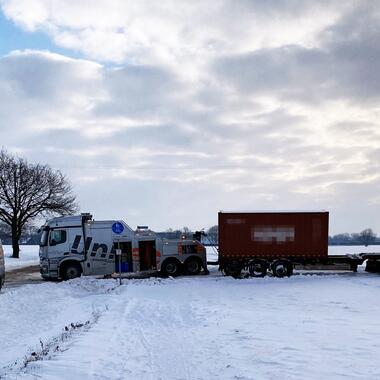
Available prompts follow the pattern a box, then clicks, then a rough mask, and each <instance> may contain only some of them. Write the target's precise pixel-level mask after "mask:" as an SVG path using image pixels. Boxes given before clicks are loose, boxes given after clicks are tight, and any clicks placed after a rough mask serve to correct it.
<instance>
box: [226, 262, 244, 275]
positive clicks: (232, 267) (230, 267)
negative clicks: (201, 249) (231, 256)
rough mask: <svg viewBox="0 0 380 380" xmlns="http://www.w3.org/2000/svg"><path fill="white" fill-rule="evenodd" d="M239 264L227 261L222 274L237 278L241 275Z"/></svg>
mask: <svg viewBox="0 0 380 380" xmlns="http://www.w3.org/2000/svg"><path fill="white" fill-rule="evenodd" d="M241 270H242V267H241V264H240V263H239V261H237V260H233V261H229V262H228V263H227V264H226V265H225V267H224V273H225V274H226V276H232V277H234V278H237V277H239V276H240V275H241Z"/></svg>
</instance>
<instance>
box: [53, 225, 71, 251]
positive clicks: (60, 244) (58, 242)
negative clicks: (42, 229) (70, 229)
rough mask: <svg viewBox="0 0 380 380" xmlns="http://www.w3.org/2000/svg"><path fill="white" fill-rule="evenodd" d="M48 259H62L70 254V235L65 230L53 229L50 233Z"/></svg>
mask: <svg viewBox="0 0 380 380" xmlns="http://www.w3.org/2000/svg"><path fill="white" fill-rule="evenodd" d="M48 246H49V248H48V257H49V258H52V257H61V256H64V255H67V254H68V253H69V243H68V233H67V230H66V229H65V228H53V229H51V230H50V232H49V239H48Z"/></svg>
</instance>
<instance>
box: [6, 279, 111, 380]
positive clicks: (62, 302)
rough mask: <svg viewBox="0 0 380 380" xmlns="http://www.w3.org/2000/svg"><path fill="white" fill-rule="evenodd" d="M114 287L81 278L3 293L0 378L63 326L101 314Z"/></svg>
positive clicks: (9, 372)
mask: <svg viewBox="0 0 380 380" xmlns="http://www.w3.org/2000/svg"><path fill="white" fill-rule="evenodd" d="M115 284H116V283H115V281H113V280H108V281H98V280H95V279H93V278H82V279H77V280H73V281H70V282H66V283H44V284H39V285H25V286H23V287H19V288H17V289H9V290H7V289H5V290H4V291H2V293H1V294H0V341H1V354H0V378H1V379H2V378H3V377H2V376H5V374H13V373H14V372H17V371H18V370H19V369H20V368H21V367H22V366H23V365H24V361H25V359H26V358H27V357H29V356H30V355H31V354H32V353H33V352H38V351H39V350H40V349H41V342H42V344H43V345H46V344H48V343H49V342H50V341H51V340H53V339H55V338H56V337H57V336H60V334H62V332H63V331H64V328H65V327H66V326H70V325H71V323H73V324H78V323H86V322H87V321H91V320H93V319H94V317H95V316H97V315H98V314H101V313H102V312H104V310H105V309H106V306H107V302H108V298H107V297H104V294H105V293H109V292H111V290H112V288H113V287H114V286H115ZM107 296H108V294H107ZM11 378H12V377H11Z"/></svg>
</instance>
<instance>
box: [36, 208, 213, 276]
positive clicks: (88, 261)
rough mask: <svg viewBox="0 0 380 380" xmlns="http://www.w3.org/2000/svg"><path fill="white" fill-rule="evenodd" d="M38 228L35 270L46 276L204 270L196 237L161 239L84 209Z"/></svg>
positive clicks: (169, 273)
mask: <svg viewBox="0 0 380 380" xmlns="http://www.w3.org/2000/svg"><path fill="white" fill-rule="evenodd" d="M41 232H42V234H41V242H40V251H39V256H40V272H41V275H42V277H43V278H46V279H64V280H67V279H72V278H75V277H79V276H81V275H111V274H113V273H115V272H123V273H147V274H153V273H160V274H162V275H165V276H176V275H178V274H180V273H186V274H189V275H195V274H198V273H200V272H201V270H202V269H203V270H204V271H205V272H206V273H207V260H206V249H205V247H204V246H203V245H202V244H201V243H200V242H199V241H198V240H197V239H196V236H195V237H194V238H193V237H188V236H184V237H183V239H162V238H161V237H159V236H158V235H157V234H156V233H155V232H154V231H152V230H150V229H149V228H148V227H147V226H138V227H137V229H136V230H133V229H132V228H131V227H129V226H128V225H127V224H126V223H125V222H124V221H120V220H101V221H97V220H94V219H93V218H92V215H91V214H88V213H87V214H81V215H74V216H64V217H58V218H53V219H51V220H48V221H47V222H46V224H45V225H44V226H43V227H42V229H41ZM118 254H120V255H118Z"/></svg>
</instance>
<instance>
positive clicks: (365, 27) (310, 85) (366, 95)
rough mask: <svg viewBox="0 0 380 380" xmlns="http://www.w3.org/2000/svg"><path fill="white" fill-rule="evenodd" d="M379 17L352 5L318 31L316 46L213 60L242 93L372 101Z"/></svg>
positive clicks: (379, 51)
mask: <svg viewBox="0 0 380 380" xmlns="http://www.w3.org/2000/svg"><path fill="white" fill-rule="evenodd" d="M379 35H380V18H379V16H378V13H373V12H372V8H371V7H369V6H368V7H366V6H363V7H362V8H355V11H353V12H352V13H349V14H347V15H345V16H344V17H343V18H342V19H341V20H340V21H339V22H338V23H337V24H335V25H334V26H332V27H329V28H328V29H326V30H325V31H323V32H322V33H321V35H320V41H321V46H320V47H315V48H305V47H302V46H299V45H289V46H282V47H278V48H269V49H265V48H264V49H260V50H256V51H254V52H251V53H246V54H240V55H232V56H226V57H224V58H221V59H217V60H216V62H215V63H214V66H213V67H214V68H215V70H216V72H217V75H218V77H219V79H220V80H221V81H223V82H226V83H229V84H230V85H232V86H235V87H237V88H238V89H239V90H240V91H243V92H244V93H246V94H270V95H272V96H273V95H274V96H277V97H278V98H280V99H293V100H296V101H306V102H316V101H317V102H322V101H328V100H330V99H337V98H340V99H347V100H351V101H359V102H364V101H378V100H379V96H380V77H379V75H378V72H379V70H380V41H379V38H378V36H379Z"/></svg>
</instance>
